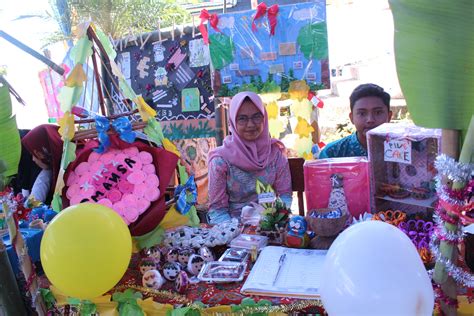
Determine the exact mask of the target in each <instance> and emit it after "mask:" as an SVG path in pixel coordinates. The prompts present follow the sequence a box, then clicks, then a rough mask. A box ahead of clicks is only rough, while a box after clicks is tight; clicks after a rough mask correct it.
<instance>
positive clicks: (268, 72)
mask: <svg viewBox="0 0 474 316" xmlns="http://www.w3.org/2000/svg"><path fill="white" fill-rule="evenodd" d="M261 4H262V3H261ZM257 11H258V9H257V10H250V11H245V12H238V13H227V14H220V15H219V23H218V26H217V27H218V30H219V31H220V32H218V31H216V30H214V29H213V28H211V27H209V28H208V30H209V41H210V44H209V47H210V55H211V56H210V57H211V60H212V64H213V66H214V68H215V69H217V70H219V71H220V80H221V84H222V87H221V89H220V92H219V95H222V96H232V95H235V94H236V93H237V92H239V91H242V90H251V91H254V92H257V93H265V92H269V90H272V89H274V88H275V86H277V87H279V88H280V91H281V92H287V91H288V88H289V83H290V82H291V81H293V80H305V81H306V82H307V84H308V85H309V86H310V88H312V90H317V89H321V88H322V87H325V88H328V87H329V60H328V38H327V25H326V2H325V1H324V0H317V1H314V2H308V3H300V4H293V5H285V6H279V7H278V14H277V15H276V21H277V23H276V26H275V29H274V35H271V26H270V24H271V23H270V18H269V14H270V13H269V12H270V8H268V9H267V11H266V13H265V14H264V15H263V16H262V17H260V18H258V19H256V20H255V29H254V30H253V27H252V22H253V19H254V16H255V15H256V12H257Z"/></svg>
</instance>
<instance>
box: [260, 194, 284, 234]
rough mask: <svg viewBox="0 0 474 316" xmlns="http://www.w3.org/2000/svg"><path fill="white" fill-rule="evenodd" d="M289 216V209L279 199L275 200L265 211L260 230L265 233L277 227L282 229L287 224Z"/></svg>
mask: <svg viewBox="0 0 474 316" xmlns="http://www.w3.org/2000/svg"><path fill="white" fill-rule="evenodd" d="M289 215H290V211H289V208H288V207H287V206H286V205H285V203H284V202H283V201H282V200H281V199H280V198H277V199H276V200H275V202H274V203H272V206H271V207H268V208H266V209H265V211H264V213H263V217H262V220H261V221H260V228H261V229H262V230H265V231H269V230H275V228H277V227H278V228H283V227H285V226H286V223H287V222H288V218H289Z"/></svg>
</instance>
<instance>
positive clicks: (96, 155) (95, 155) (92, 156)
mask: <svg viewBox="0 0 474 316" xmlns="http://www.w3.org/2000/svg"><path fill="white" fill-rule="evenodd" d="M100 156H101V155H100V154H99V153H96V152H95V151H93V152H91V153H90V155H89V158H87V161H88V162H90V163H92V162H94V161H97V160H99V158H100Z"/></svg>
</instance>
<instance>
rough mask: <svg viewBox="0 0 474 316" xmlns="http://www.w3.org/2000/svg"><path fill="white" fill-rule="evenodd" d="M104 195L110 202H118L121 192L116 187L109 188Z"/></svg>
mask: <svg viewBox="0 0 474 316" xmlns="http://www.w3.org/2000/svg"><path fill="white" fill-rule="evenodd" d="M105 196H106V197H107V198H108V199H109V200H110V201H112V203H118V202H120V201H121V200H122V193H121V192H120V191H119V190H117V189H113V190H110V191H109V192H107V194H106V195H105Z"/></svg>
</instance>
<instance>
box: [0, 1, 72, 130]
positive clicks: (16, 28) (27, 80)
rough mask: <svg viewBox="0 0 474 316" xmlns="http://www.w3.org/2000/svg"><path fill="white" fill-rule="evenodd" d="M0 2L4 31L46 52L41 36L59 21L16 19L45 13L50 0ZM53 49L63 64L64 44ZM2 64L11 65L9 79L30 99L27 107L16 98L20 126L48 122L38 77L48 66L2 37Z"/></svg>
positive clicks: (58, 62) (53, 53) (8, 71)
mask: <svg viewBox="0 0 474 316" xmlns="http://www.w3.org/2000/svg"><path fill="white" fill-rule="evenodd" d="M0 3H1V5H0V30H3V31H4V32H6V33H7V34H9V35H11V36H13V37H14V38H16V39H17V40H19V41H21V42H23V43H24V44H26V45H27V46H29V47H31V48H33V49H34V50H36V51H37V52H39V53H42V49H41V46H42V43H41V38H42V37H44V36H45V34H46V33H47V32H48V31H51V30H56V29H57V26H56V24H55V22H54V21H44V20H42V19H39V18H28V19H22V20H17V21H14V20H15V19H16V18H17V17H18V16H21V15H26V14H34V13H40V12H44V11H45V10H46V9H48V8H49V4H48V1H47V0H30V1H25V0H0ZM50 50H51V51H52V59H53V61H54V62H55V63H57V64H60V63H61V61H62V59H63V57H64V56H65V49H64V47H63V45H62V44H58V45H55V46H53V47H51V48H50ZM0 65H6V66H7V75H6V78H7V80H8V82H9V83H10V84H11V85H12V86H13V88H14V89H15V90H16V91H17V92H18V93H19V94H20V96H21V97H22V98H23V99H24V100H25V101H26V106H22V105H21V104H19V103H18V102H17V101H16V99H15V98H14V97H12V103H13V111H14V113H15V114H16V119H17V125H18V128H29V129H30V128H33V127H35V126H37V125H39V124H43V123H47V122H48V114H47V111H46V106H45V102H44V98H43V90H42V88H41V85H40V82H39V79H38V73H39V72H40V71H41V70H43V69H46V68H47V66H46V65H45V64H43V63H42V62H41V61H39V60H37V59H36V58H34V57H33V56H31V55H29V54H27V53H26V52H24V51H23V50H21V49H19V48H18V47H16V46H14V45H13V44H11V43H10V42H8V41H6V40H5V39H3V38H0Z"/></svg>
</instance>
